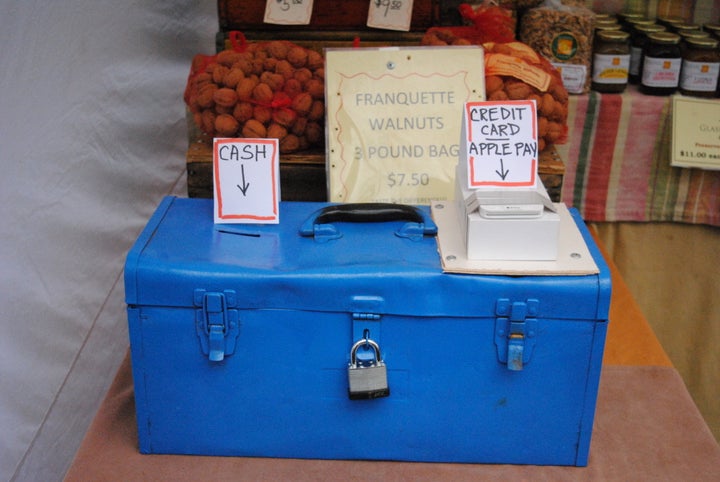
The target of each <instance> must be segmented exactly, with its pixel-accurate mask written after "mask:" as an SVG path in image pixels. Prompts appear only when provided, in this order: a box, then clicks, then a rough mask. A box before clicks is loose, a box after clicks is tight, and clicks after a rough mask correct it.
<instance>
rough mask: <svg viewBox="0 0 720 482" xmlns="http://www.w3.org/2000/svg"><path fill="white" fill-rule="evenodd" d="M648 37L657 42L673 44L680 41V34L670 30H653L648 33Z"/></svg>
mask: <svg viewBox="0 0 720 482" xmlns="http://www.w3.org/2000/svg"><path fill="white" fill-rule="evenodd" d="M648 38H649V39H650V40H652V41H653V42H657V43H659V44H668V45H673V44H678V43H680V36H679V35H678V34H675V33H670V32H653V33H651V34H648Z"/></svg>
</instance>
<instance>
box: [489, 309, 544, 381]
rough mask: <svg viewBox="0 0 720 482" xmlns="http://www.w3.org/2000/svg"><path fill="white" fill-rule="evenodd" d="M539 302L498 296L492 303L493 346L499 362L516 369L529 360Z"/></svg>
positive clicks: (510, 368)
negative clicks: (493, 306) (493, 321)
mask: <svg viewBox="0 0 720 482" xmlns="http://www.w3.org/2000/svg"><path fill="white" fill-rule="evenodd" d="M539 306H540V302H539V301H538V300H536V299H528V300H525V301H513V302H511V301H510V300H509V299H508V298H500V299H498V300H497V302H496V304H495V316H496V319H495V346H496V347H497V356H498V361H499V362H500V363H504V364H505V365H507V367H508V369H509V370H513V371H519V370H522V369H523V366H524V365H525V364H527V363H528V362H529V361H530V358H531V357H532V352H533V349H534V348H535V339H536V335H537V316H538V311H539Z"/></svg>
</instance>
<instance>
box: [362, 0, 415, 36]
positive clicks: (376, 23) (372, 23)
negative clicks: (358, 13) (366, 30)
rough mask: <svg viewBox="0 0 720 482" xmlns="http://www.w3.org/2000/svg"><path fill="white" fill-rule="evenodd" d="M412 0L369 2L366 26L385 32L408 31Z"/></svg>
mask: <svg viewBox="0 0 720 482" xmlns="http://www.w3.org/2000/svg"><path fill="white" fill-rule="evenodd" d="M412 7H413V0H370V8H369V10H368V19H367V26H368V27H373V28H383V29H386V30H400V31H403V32H407V31H409V30H410V21H411V20H412Z"/></svg>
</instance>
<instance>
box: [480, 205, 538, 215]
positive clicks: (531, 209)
mask: <svg viewBox="0 0 720 482" xmlns="http://www.w3.org/2000/svg"><path fill="white" fill-rule="evenodd" d="M544 209H545V207H544V206H543V205H542V204H481V205H480V209H479V211H480V216H481V217H483V218H485V219H534V218H539V217H540V216H542V214H543V210H544Z"/></svg>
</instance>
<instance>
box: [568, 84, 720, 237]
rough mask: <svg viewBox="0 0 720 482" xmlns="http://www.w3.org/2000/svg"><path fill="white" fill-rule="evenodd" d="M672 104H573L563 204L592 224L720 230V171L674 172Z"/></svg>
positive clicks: (609, 100) (598, 98)
mask: <svg viewBox="0 0 720 482" xmlns="http://www.w3.org/2000/svg"><path fill="white" fill-rule="evenodd" d="M671 105H672V104H671V98H670V97H655V96H647V95H643V94H641V93H639V92H638V90H637V88H636V87H635V86H630V87H628V90H627V91H626V92H625V93H623V94H599V93H597V92H591V93H589V94H587V95H577V96H571V97H570V102H569V106H568V129H569V133H568V139H569V140H568V142H567V143H566V144H563V145H560V146H557V148H558V152H559V153H560V156H561V157H562V158H563V160H564V161H565V178H564V180H563V188H562V200H563V202H565V203H566V204H567V205H569V206H574V207H576V208H577V209H578V210H579V211H580V212H581V213H582V215H583V217H584V218H585V220H587V221H675V222H683V223H693V224H708V225H713V226H720V171H710V170H703V169H690V168H678V167H671V166H670V139H671Z"/></svg>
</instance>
